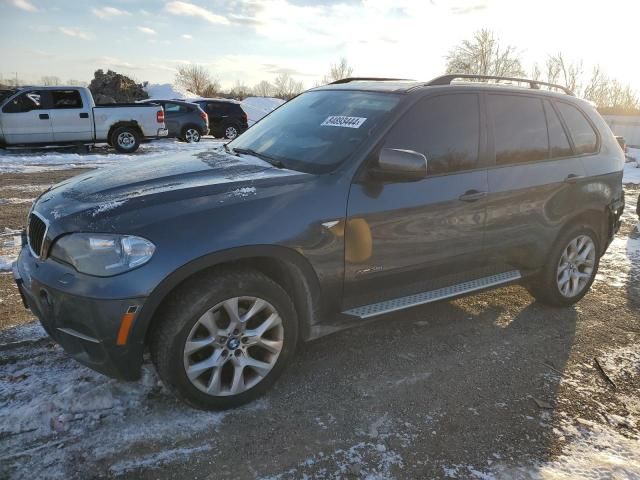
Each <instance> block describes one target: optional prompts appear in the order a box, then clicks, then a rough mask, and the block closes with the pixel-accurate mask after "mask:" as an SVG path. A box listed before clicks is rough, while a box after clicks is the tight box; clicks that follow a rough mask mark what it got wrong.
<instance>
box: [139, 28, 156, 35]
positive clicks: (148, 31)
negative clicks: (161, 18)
mask: <svg viewBox="0 0 640 480" xmlns="http://www.w3.org/2000/svg"><path fill="white" fill-rule="evenodd" d="M138 30H139V31H140V32H142V33H144V34H146V35H155V34H156V33H157V32H156V31H155V30H154V29H153V28H149V27H138Z"/></svg>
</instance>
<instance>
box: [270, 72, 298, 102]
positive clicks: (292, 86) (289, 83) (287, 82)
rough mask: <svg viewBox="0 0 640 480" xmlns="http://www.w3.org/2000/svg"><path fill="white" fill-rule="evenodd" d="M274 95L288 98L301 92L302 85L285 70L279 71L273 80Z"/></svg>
mask: <svg viewBox="0 0 640 480" xmlns="http://www.w3.org/2000/svg"><path fill="white" fill-rule="evenodd" d="M273 86H274V96H275V97H278V98H282V99H284V100H289V99H290V98H293V97H295V96H296V95H298V94H300V93H302V91H303V90H304V85H303V84H302V82H300V81H297V80H294V79H293V78H292V77H291V75H289V74H288V73H286V72H283V73H281V74H280V75H278V76H277V77H276V79H275V80H274V82H273Z"/></svg>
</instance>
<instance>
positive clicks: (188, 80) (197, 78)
mask: <svg viewBox="0 0 640 480" xmlns="http://www.w3.org/2000/svg"><path fill="white" fill-rule="evenodd" d="M175 82H176V84H178V85H180V86H182V87H184V88H186V89H187V90H188V91H190V92H191V93H195V94H196V95H200V96H207V95H205V90H210V86H211V84H212V83H214V82H213V81H212V79H211V75H210V74H209V71H208V70H207V69H206V68H205V67H203V66H202V65H195V64H194V65H181V66H180V67H178V73H177V74H176V80H175ZM216 91H217V89H216Z"/></svg>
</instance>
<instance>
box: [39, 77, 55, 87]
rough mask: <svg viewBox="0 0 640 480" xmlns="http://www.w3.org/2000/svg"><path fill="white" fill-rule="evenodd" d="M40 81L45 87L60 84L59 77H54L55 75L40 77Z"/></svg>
mask: <svg viewBox="0 0 640 480" xmlns="http://www.w3.org/2000/svg"><path fill="white" fill-rule="evenodd" d="M40 83H41V84H42V85H44V86H45V87H54V86H56V85H60V77H56V76H55V75H50V76H44V77H42V78H41V79H40Z"/></svg>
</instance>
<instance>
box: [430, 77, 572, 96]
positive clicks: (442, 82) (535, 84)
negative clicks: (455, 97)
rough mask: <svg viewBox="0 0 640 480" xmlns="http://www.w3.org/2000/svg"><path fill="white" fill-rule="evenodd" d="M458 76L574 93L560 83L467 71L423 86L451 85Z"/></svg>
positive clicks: (434, 80) (568, 93) (431, 81)
mask: <svg viewBox="0 0 640 480" xmlns="http://www.w3.org/2000/svg"><path fill="white" fill-rule="evenodd" d="M459 78H469V79H478V80H508V81H511V82H522V83H528V84H529V88H533V89H536V90H539V89H540V86H541V85H544V86H547V87H552V88H557V89H559V90H562V91H563V92H564V93H566V94H567V95H571V96H575V94H574V93H573V92H572V91H571V90H570V89H569V88H567V87H564V86H562V85H557V84H555V83H548V82H541V81H540V80H531V79H528V78H515V77H501V76H499V75H473V74H468V73H453V74H451V75H442V76H441V77H436V78H434V79H433V80H430V81H429V82H427V83H426V84H425V86H434V85H451V82H453V81H454V80H457V79H459Z"/></svg>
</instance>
